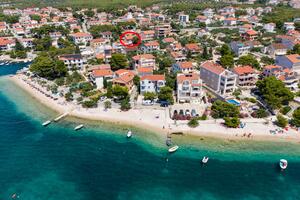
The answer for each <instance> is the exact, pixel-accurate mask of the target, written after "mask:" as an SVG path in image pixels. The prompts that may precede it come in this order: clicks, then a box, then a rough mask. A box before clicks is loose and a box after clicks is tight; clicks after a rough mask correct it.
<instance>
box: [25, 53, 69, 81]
mask: <svg viewBox="0 0 300 200" xmlns="http://www.w3.org/2000/svg"><path fill="white" fill-rule="evenodd" d="M29 70H30V71H31V72H33V73H35V74H36V75H38V76H41V77H44V78H47V79H52V80H53V79H55V78H59V77H62V76H65V75H66V73H67V68H66V66H65V64H64V63H63V61H60V60H57V59H53V58H51V57H50V56H49V55H48V54H47V53H43V54H40V55H39V56H37V57H36V58H35V59H34V60H33V62H32V64H31V65H30V68H29Z"/></svg>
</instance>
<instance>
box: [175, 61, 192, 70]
mask: <svg viewBox="0 0 300 200" xmlns="http://www.w3.org/2000/svg"><path fill="white" fill-rule="evenodd" d="M178 64H179V66H180V68H182V69H188V68H193V63H192V62H189V61H186V62H179V63H178Z"/></svg>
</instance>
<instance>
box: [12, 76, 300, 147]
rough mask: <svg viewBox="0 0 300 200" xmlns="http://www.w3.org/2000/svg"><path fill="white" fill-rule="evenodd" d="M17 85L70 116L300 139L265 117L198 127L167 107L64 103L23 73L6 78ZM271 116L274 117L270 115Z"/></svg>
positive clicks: (158, 128)
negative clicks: (234, 124)
mask: <svg viewBox="0 0 300 200" xmlns="http://www.w3.org/2000/svg"><path fill="white" fill-rule="evenodd" d="M9 78H10V80H11V81H13V82H14V83H15V84H16V85H17V86H19V87H20V88H22V89H23V90H25V91H27V92H28V93H29V94H30V95H32V96H33V97H34V98H36V99H37V100H38V101H39V102H41V103H43V104H44V105H45V106H47V107H49V108H51V109H53V110H55V111H56V112H58V113H61V114H62V113H65V112H69V115H70V116H74V117H78V118H82V119H88V120H100V121H107V122H112V123H117V124H126V125H130V126H135V127H138V128H142V129H146V130H150V131H154V132H158V133H160V134H163V135H165V136H167V134H168V133H174V132H182V133H184V134H192V135H196V136H208V137H218V138H224V139H234V140H244V139H245V140H266V141H267V140H271V141H289V142H300V133H299V132H297V131H296V130H294V129H291V128H289V129H288V130H284V132H283V133H277V134H271V133H270V130H275V129H276V128H278V127H277V126H275V125H273V124H272V123H269V124H265V121H266V120H265V119H256V118H247V119H242V120H241V121H242V122H244V123H246V126H245V127H244V128H236V129H234V128H226V127H224V126H223V125H222V124H221V123H222V122H223V120H222V119H218V120H205V121H199V124H200V125H199V126H198V127H196V128H190V127H189V126H188V125H187V121H177V122H175V121H173V120H171V119H170V117H169V109H168V108H159V109H149V108H144V109H140V108H139V109H131V110H129V111H127V112H123V111H121V110H120V109H117V108H111V109H109V110H107V111H106V110H105V109H104V108H103V107H98V108H93V109H85V108H82V107H81V106H79V105H74V104H72V103H67V102H65V100H64V98H58V100H54V99H51V98H49V97H47V96H45V95H44V94H43V93H42V92H41V91H38V90H37V89H36V88H34V87H32V85H30V84H29V83H30V82H29V81H28V80H26V77H25V76H24V75H21V74H18V75H15V76H11V77H9ZM273 118H274V117H273Z"/></svg>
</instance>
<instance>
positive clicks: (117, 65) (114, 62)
mask: <svg viewBox="0 0 300 200" xmlns="http://www.w3.org/2000/svg"><path fill="white" fill-rule="evenodd" d="M110 65H111V68H112V69H113V70H118V69H124V68H126V67H128V61H127V58H126V56H125V55H124V54H121V53H115V54H112V56H111V62H110Z"/></svg>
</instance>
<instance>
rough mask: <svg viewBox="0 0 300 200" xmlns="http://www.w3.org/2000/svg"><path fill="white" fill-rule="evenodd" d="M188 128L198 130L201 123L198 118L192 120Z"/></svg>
mask: <svg viewBox="0 0 300 200" xmlns="http://www.w3.org/2000/svg"><path fill="white" fill-rule="evenodd" d="M188 126H189V127H191V128H196V127H197V126H199V122H198V120H197V119H196V118H192V119H190V121H189V122H188Z"/></svg>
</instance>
